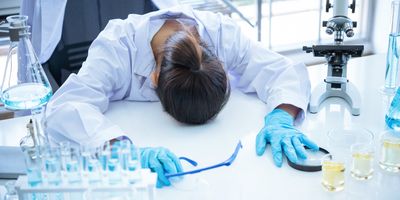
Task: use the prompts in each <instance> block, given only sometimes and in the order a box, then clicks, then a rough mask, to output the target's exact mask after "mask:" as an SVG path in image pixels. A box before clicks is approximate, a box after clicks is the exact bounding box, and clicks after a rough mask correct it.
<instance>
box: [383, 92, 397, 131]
mask: <svg viewBox="0 0 400 200" xmlns="http://www.w3.org/2000/svg"><path fill="white" fill-rule="evenodd" d="M385 122H386V125H387V126H388V127H389V128H391V129H394V130H396V131H400V88H398V89H397V92H396V94H395V96H394V98H393V100H392V103H391V104H390V108H389V111H388V113H387V114H386V116H385Z"/></svg>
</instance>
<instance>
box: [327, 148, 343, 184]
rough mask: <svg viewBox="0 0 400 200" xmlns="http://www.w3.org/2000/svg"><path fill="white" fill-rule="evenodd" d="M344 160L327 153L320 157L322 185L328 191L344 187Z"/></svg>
mask: <svg viewBox="0 0 400 200" xmlns="http://www.w3.org/2000/svg"><path fill="white" fill-rule="evenodd" d="M344 171H345V164H344V161H341V160H338V159H336V158H334V157H333V156H332V155H331V154H327V155H325V156H324V157H323V158H322V186H323V187H324V188H325V189H326V190H328V191H341V190H343V189H344Z"/></svg>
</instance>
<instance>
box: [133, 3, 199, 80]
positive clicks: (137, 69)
mask: <svg viewBox="0 0 400 200" xmlns="http://www.w3.org/2000/svg"><path fill="white" fill-rule="evenodd" d="M135 17H137V15H136V16H135ZM177 18H187V19H193V21H195V22H196V23H198V22H197V20H196V18H195V16H194V14H193V9H192V8H191V7H189V6H176V7H172V8H169V9H165V10H159V11H156V12H152V13H149V14H146V15H143V16H142V19H140V22H139V23H138V25H137V27H135V29H136V30H135V36H134V37H135V43H136V44H137V47H138V48H139V49H137V55H136V60H135V62H134V67H133V72H134V73H135V74H138V75H141V76H144V77H149V76H150V74H151V72H152V71H153V70H154V68H155V58H154V55H153V51H152V48H151V44H150V43H151V40H152V39H153V36H154V35H155V33H157V31H158V30H159V28H161V27H158V30H150V28H151V27H150V22H151V21H152V20H158V19H177Z"/></svg>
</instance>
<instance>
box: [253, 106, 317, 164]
mask: <svg viewBox="0 0 400 200" xmlns="http://www.w3.org/2000/svg"><path fill="white" fill-rule="evenodd" d="M293 122H294V119H293V117H292V116H291V115H290V114H289V113H287V112H286V111H284V110H282V109H279V108H277V109H275V110H273V111H272V112H271V113H269V114H268V115H267V116H266V117H265V125H264V128H263V129H261V131H260V132H259V133H258V135H257V138H256V152H257V155H258V156H261V155H263V154H264V152H265V148H266V146H267V144H268V143H270V144H271V149H272V155H273V159H274V163H275V165H276V166H277V167H281V166H282V149H283V151H284V153H285V155H286V157H287V158H288V159H289V160H290V161H292V162H294V163H296V162H297V160H298V158H297V156H299V157H300V158H302V159H305V158H307V154H306V150H305V149H304V145H305V146H307V147H309V148H310V149H312V150H318V149H319V147H318V146H317V145H316V144H315V143H314V142H312V141H311V140H309V139H308V138H307V136H305V135H303V134H302V133H301V132H300V131H299V130H297V129H296V128H294V126H293Z"/></svg>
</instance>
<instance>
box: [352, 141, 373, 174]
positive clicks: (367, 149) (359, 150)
mask: <svg viewBox="0 0 400 200" xmlns="http://www.w3.org/2000/svg"><path fill="white" fill-rule="evenodd" d="M351 153H352V167H351V176H352V177H353V178H355V179H358V180H366V179H370V178H372V174H373V172H374V169H373V160H374V151H373V148H372V145H371V144H370V143H358V144H354V145H352V146H351Z"/></svg>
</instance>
